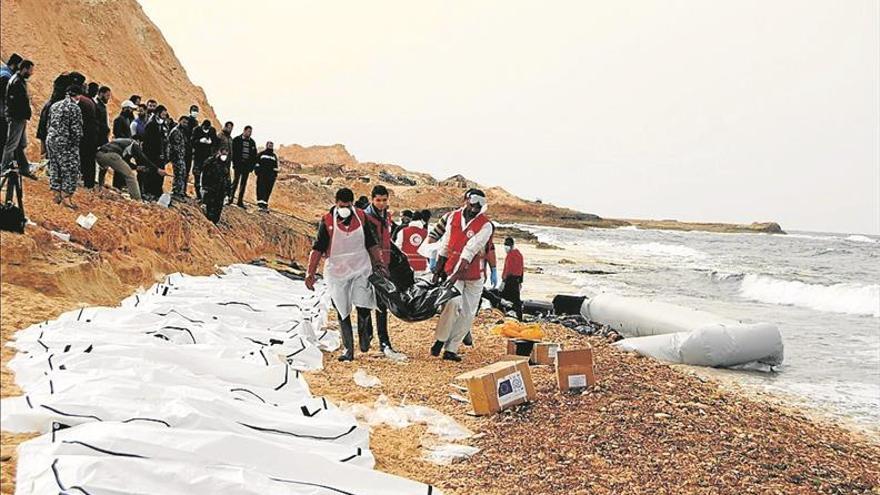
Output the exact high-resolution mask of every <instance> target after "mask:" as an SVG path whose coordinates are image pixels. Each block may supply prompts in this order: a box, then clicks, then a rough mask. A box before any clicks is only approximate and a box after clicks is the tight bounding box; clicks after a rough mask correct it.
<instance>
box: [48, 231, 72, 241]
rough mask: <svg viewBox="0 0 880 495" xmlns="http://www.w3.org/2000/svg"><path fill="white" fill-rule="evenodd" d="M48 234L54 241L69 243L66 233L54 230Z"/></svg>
mask: <svg viewBox="0 0 880 495" xmlns="http://www.w3.org/2000/svg"><path fill="white" fill-rule="evenodd" d="M49 234H50V235H51V236H52V237H54V238H56V239H60V240H62V241H65V242H70V234H68V233H66V232H58V231H55V230H50V231H49Z"/></svg>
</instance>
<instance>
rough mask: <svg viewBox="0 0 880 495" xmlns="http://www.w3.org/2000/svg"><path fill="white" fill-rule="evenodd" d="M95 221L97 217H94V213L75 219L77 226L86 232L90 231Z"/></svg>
mask: <svg viewBox="0 0 880 495" xmlns="http://www.w3.org/2000/svg"><path fill="white" fill-rule="evenodd" d="M97 221H98V217H96V216H95V214H94V213H89V214H88V215H80V216H78V217H77V218H76V223H77V225H79V226H80V227H82V228H84V229H86V230H88V229H91V228H92V226H93V225H95V222H97Z"/></svg>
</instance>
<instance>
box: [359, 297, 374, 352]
mask: <svg viewBox="0 0 880 495" xmlns="http://www.w3.org/2000/svg"><path fill="white" fill-rule="evenodd" d="M357 315H358V344H360V347H361V352H368V351H369V350H370V344H372V342H373V311H372V310H370V309H365V308H358V309H357Z"/></svg>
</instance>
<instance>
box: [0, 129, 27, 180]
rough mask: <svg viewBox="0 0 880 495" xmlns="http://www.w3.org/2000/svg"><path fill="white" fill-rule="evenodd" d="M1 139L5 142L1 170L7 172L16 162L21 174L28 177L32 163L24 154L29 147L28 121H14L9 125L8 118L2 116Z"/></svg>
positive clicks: (3, 143)
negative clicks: (13, 162) (11, 164)
mask: <svg viewBox="0 0 880 495" xmlns="http://www.w3.org/2000/svg"><path fill="white" fill-rule="evenodd" d="M0 135H2V136H3V137H2V138H0V139H2V140H3V142H2V145H0V150H3V151H2V153H3V157H2V158H0V160H2V164H0V169H3V170H5V169H6V168H7V167H9V164H10V163H12V161H13V160H15V162H16V163H18V168H19V170H21V173H22V174H24V175H27V174H29V173H30V163H29V162H28V161H27V157H26V156H25V154H24V149H25V147H26V146H27V120H13V121H12V123H11V124H10V123H7V122H6V118H5V117H2V116H0Z"/></svg>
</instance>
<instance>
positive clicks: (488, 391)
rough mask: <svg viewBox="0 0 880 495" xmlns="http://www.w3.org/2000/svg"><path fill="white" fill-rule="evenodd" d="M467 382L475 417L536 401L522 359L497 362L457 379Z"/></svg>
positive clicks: (529, 377) (530, 380) (527, 365)
mask: <svg viewBox="0 0 880 495" xmlns="http://www.w3.org/2000/svg"><path fill="white" fill-rule="evenodd" d="M456 379H457V380H463V381H465V382H466V385H467V389H468V396H469V397H470V401H471V406H472V407H473V408H474V414H476V415H478V416H485V415H487V414H493V413H496V412H498V411H501V410H504V409H507V408H508V407H513V406H515V405H518V404H522V403H524V402H528V401H531V400H534V399H535V385H534V383H532V374H531V372H530V371H529V363H528V362H527V361H526V359H525V358H523V359H514V360H510V361H500V362H497V363H494V364H490V365H489V366H485V367H483V368H480V369H477V370H474V371H469V372H467V373H464V374H461V375H459V376H458V377H457V378H456Z"/></svg>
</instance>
